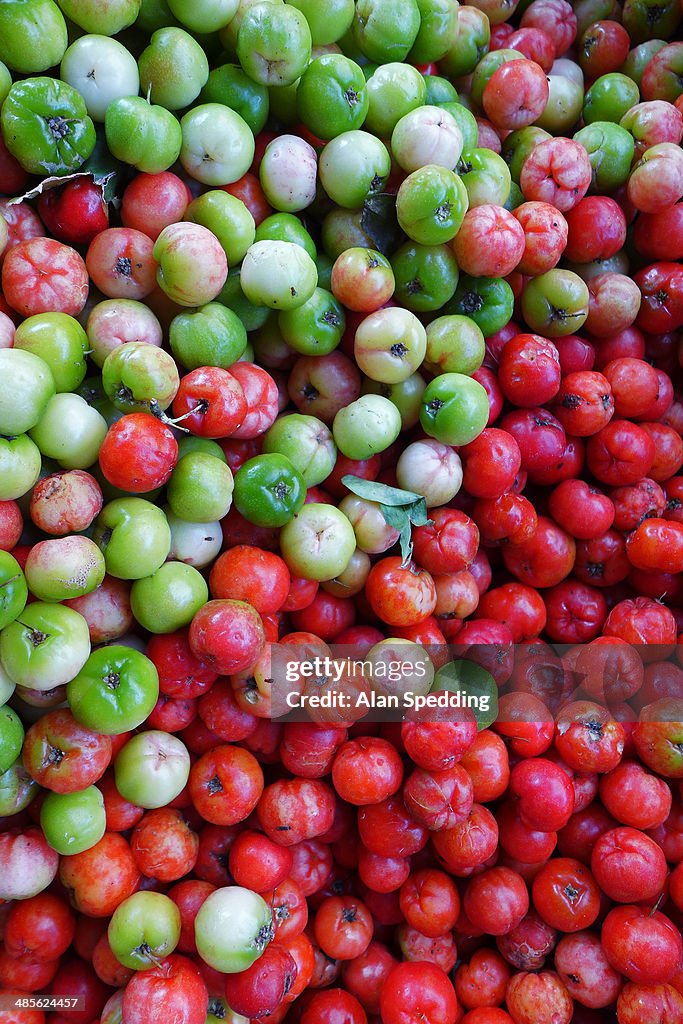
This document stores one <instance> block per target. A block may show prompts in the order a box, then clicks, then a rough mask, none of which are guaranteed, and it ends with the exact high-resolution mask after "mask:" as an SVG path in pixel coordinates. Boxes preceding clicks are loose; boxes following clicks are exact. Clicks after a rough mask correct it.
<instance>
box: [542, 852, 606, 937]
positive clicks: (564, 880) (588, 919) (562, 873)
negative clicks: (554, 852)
mask: <svg viewBox="0 0 683 1024" xmlns="http://www.w3.org/2000/svg"><path fill="white" fill-rule="evenodd" d="M532 897H533V901H534V907H535V908H536V911H537V912H538V913H539V914H540V916H541V917H542V918H543V920H544V921H545V922H546V924H549V925H550V927H551V928H556V929H557V930H558V931H562V932H578V931H581V930H582V929H583V928H589V927H590V926H591V925H592V924H593V923H594V922H595V920H596V919H597V917H598V914H599V913H600V890H599V889H598V885H597V883H596V881H595V879H594V878H593V876H592V875H591V873H590V871H589V870H588V868H587V867H586V865H585V864H582V863H581V861H578V860H573V859H572V858H569V857H554V858H551V860H549V861H548V862H547V863H546V864H544V865H543V867H542V868H541V870H540V871H539V872H538V874H537V875H536V877H535V878H534V881H533V886H532Z"/></svg>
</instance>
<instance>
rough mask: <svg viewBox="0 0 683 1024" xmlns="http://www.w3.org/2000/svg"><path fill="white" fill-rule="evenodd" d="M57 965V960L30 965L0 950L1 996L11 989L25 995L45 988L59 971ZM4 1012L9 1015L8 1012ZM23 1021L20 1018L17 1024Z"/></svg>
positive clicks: (23, 959) (21, 1023)
mask: <svg viewBox="0 0 683 1024" xmlns="http://www.w3.org/2000/svg"><path fill="white" fill-rule="evenodd" d="M59 963H60V961H59V959H57V960H46V961H44V962H43V963H32V962H31V960H30V959H28V958H25V957H24V958H17V957H13V956H10V955H9V953H7V952H5V950H4V949H2V948H0V985H2V988H3V995H4V994H5V993H6V992H8V991H9V990H11V989H17V990H21V992H22V993H23V994H25V993H27V992H37V991H39V990H40V989H44V988H46V987H47V986H48V985H49V984H50V982H51V981H52V979H53V978H54V976H55V974H56V973H57V971H58V970H59ZM6 1012H7V1013H8V1015H9V1012H10V1011H6ZM17 1012H18V1013H20V1012H21V1011H17ZM24 1012H26V1011H24ZM23 1020H24V1018H23V1017H21V1018H20V1020H19V1024H23ZM3 1024H4V1022H3Z"/></svg>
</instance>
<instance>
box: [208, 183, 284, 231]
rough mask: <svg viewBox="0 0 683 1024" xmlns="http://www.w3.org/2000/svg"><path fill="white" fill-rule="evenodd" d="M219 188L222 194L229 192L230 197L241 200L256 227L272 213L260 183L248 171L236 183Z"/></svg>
mask: <svg viewBox="0 0 683 1024" xmlns="http://www.w3.org/2000/svg"><path fill="white" fill-rule="evenodd" d="M220 187H221V188H222V190H223V191H224V192H229V193H230V195H231V196H235V198H236V199H241V200H242V202H243V203H244V205H245V206H246V208H247V209H248V210H249V213H250V214H251V215H252V217H253V218H254V221H255V222H256V226H257V227H258V226H259V224H260V223H261V221H263V220H265V219H266V217H269V216H270V214H271V213H272V212H273V211H272V208H271V207H270V206H269V205H268V201H267V200H266V197H265V193H264V191H263V189H262V188H261V183H260V182H259V180H258V178H257V177H255V176H254V175H253V174H251V173H250V172H249V171H247V173H246V174H243V175H242V177H241V178H238V180H237V181H233V182H231V183H230V184H229V185H221V186H220Z"/></svg>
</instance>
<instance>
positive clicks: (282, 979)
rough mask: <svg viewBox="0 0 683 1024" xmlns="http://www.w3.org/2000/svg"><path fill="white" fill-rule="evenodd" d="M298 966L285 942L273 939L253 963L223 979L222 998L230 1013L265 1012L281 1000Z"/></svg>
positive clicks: (256, 1016) (250, 1014) (251, 1014)
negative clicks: (227, 1004) (223, 991)
mask: <svg viewBox="0 0 683 1024" xmlns="http://www.w3.org/2000/svg"><path fill="white" fill-rule="evenodd" d="M297 973H298V968H297V965H296V961H295V960H294V957H293V956H292V955H291V953H289V952H288V951H287V950H286V949H285V947H284V946H282V945H280V943H278V942H272V943H270V945H268V946H266V948H265V949H264V951H263V953H262V954H261V956H260V957H259V958H258V960H256V962H255V963H253V964H252V965H251V967H248V968H247V969H246V970H245V971H241V972H240V973H239V974H228V975H227V976H226V979H225V998H226V1000H227V1001H228V1002H229V1005H230V1009H231V1010H232V1011H233V1013H241V1014H244V1015H245V1016H248V1017H250V1018H251V1019H259V1018H261V1017H265V1016H268V1015H269V1014H271V1013H272V1012H273V1011H274V1010H276V1009H277V1007H278V1006H280V1004H281V1003H282V1001H283V999H284V998H285V997H286V996H287V994H288V993H289V991H290V990H291V988H292V985H293V984H294V982H295V981H296V977H297Z"/></svg>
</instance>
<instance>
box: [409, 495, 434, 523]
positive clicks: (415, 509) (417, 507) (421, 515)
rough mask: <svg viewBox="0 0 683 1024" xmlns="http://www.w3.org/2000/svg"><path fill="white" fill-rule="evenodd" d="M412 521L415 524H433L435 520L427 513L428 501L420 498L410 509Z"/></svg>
mask: <svg viewBox="0 0 683 1024" xmlns="http://www.w3.org/2000/svg"><path fill="white" fill-rule="evenodd" d="M410 521H411V523H412V524H413V526H431V525H432V522H433V520H432V519H430V518H429V516H428V515H427V502H426V501H425V499H424V498H420V500H419V501H416V502H415V504H414V505H413V506H412V507H411V509H410Z"/></svg>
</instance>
